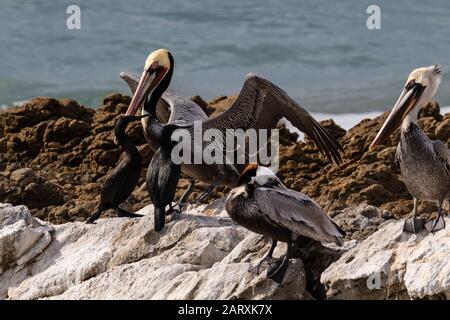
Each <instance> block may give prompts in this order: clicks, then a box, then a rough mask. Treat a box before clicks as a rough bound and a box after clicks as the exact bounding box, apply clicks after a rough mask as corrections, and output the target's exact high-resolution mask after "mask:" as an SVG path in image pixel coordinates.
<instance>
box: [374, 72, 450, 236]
mask: <svg viewBox="0 0 450 320" xmlns="http://www.w3.org/2000/svg"><path fill="white" fill-rule="evenodd" d="M440 82H441V67H440V66H437V65H435V66H430V67H424V68H419V69H415V70H414V71H412V72H411V74H410V75H409V77H408V79H407V81H406V84H405V87H404V89H403V91H402V93H401V95H400V97H399V98H398V100H397V102H396V104H395V105H394V107H393V108H392V111H391V113H390V114H389V116H388V117H387V119H386V121H385V122H384V124H383V126H382V127H381V129H380V131H379V132H378V134H377V136H376V137H375V139H374V141H373V142H372V144H371V145H370V148H374V147H375V146H377V145H378V144H380V143H381V142H383V141H384V140H385V139H387V138H388V137H389V135H390V134H392V133H393V132H394V131H395V130H396V129H397V128H398V127H399V126H401V129H400V142H399V143H398V146H397V152H396V156H395V158H396V162H397V163H398V165H399V167H400V171H401V174H402V176H403V179H404V182H405V185H406V188H407V189H408V191H409V192H410V193H411V195H412V196H413V197H414V209H413V212H412V215H411V217H410V218H409V219H407V220H406V222H405V231H408V232H413V233H416V232H417V231H420V229H421V228H422V227H423V223H421V222H420V219H417V201H418V200H431V201H436V202H437V204H438V206H439V210H438V216H437V217H436V218H435V219H430V220H429V221H427V222H426V223H425V228H426V229H427V230H428V231H438V230H441V229H443V228H445V218H444V213H443V211H442V202H443V201H444V200H445V199H449V198H450V150H449V149H448V147H447V146H446V145H445V144H444V143H443V142H442V141H440V140H435V141H432V140H430V139H429V138H428V137H427V136H426V135H425V133H423V131H422V130H420V128H419V126H418V125H417V115H418V113H419V110H420V108H422V107H423V106H425V105H426V104H427V103H428V102H430V100H431V98H432V97H433V96H434V94H435V93H436V91H437V89H438V87H439V84H440Z"/></svg>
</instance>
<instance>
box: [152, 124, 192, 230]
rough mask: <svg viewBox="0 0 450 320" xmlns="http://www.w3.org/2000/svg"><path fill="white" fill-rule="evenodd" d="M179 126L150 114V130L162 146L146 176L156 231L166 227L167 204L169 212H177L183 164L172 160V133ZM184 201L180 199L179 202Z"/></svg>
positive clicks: (173, 144)
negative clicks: (175, 207)
mask: <svg viewBox="0 0 450 320" xmlns="http://www.w3.org/2000/svg"><path fill="white" fill-rule="evenodd" d="M178 128H179V127H178V126H176V125H173V124H166V125H161V124H160V123H159V122H158V121H157V120H156V119H154V118H153V117H151V116H150V120H149V124H148V130H149V131H150V132H152V135H153V136H155V137H158V140H159V141H160V147H159V148H158V149H157V150H156V152H155V154H154V155H153V158H152V160H151V162H150V164H149V166H148V169H147V178H146V185H147V190H148V194H149V196H150V199H151V201H152V203H153V207H154V218H155V226H154V228H155V231H161V230H162V229H163V228H164V224H165V218H166V207H167V206H169V211H168V212H171V213H172V214H175V212H174V210H173V208H172V201H173V198H174V196H175V192H176V189H177V184H178V181H179V180H180V175H181V164H175V163H174V162H173V161H172V158H171V154H172V148H173V147H174V146H175V142H174V141H172V139H171V135H172V133H173V132H174V131H175V130H176V129H178ZM182 198H183V197H182ZM183 201H184V200H183V199H180V201H179V202H180V203H181V202H183Z"/></svg>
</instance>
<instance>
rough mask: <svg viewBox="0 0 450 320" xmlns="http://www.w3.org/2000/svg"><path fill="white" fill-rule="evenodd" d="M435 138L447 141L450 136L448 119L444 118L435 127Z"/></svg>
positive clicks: (449, 121)
mask: <svg viewBox="0 0 450 320" xmlns="http://www.w3.org/2000/svg"><path fill="white" fill-rule="evenodd" d="M435 135H436V138H438V139H439V140H442V141H447V140H448V138H450V119H449V118H447V119H444V121H442V122H441V123H440V124H439V125H438V126H437V127H436V131H435Z"/></svg>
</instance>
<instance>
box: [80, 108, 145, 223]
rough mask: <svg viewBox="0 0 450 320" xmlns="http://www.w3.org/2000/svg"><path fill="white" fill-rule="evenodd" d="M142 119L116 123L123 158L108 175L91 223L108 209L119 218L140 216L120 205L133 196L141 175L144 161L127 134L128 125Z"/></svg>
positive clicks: (133, 117) (122, 118)
mask: <svg viewBox="0 0 450 320" xmlns="http://www.w3.org/2000/svg"><path fill="white" fill-rule="evenodd" d="M140 118H141V117H136V116H126V117H120V118H119V120H118V121H117V123H116V126H115V128H114V132H115V135H116V138H117V141H118V143H119V144H120V145H121V146H122V147H123V150H124V154H123V158H122V160H121V161H120V163H119V164H118V165H117V167H115V168H114V169H113V170H112V171H111V172H110V173H109V174H108V177H107V178H106V181H105V183H104V185H103V187H102V191H101V193H100V203H99V205H98V209H97V211H96V212H95V213H94V214H93V215H92V216H91V217H90V218H89V219H88V222H89V223H92V222H94V221H95V220H97V219H98V218H99V217H100V214H101V213H102V212H103V211H105V210H108V209H114V210H116V211H118V215H119V216H127V217H136V216H139V215H136V214H134V213H130V212H127V211H125V210H123V209H121V208H119V205H120V204H121V203H122V202H124V201H125V200H127V199H128V197H129V196H130V195H131V193H132V192H133V190H134V188H135V187H136V185H137V183H138V181H139V176H140V173H141V170H140V169H141V166H142V160H141V156H140V154H139V151H138V149H137V148H136V147H135V146H134V145H133V143H132V142H131V141H130V140H129V139H128V137H127V135H126V134H125V130H126V128H127V125H128V123H130V122H131V121H134V120H138V119H140Z"/></svg>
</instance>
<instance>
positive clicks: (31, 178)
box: [9, 168, 43, 186]
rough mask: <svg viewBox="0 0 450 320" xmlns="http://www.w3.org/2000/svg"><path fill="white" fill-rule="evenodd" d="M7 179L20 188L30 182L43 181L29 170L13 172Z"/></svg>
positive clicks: (23, 169)
mask: <svg viewBox="0 0 450 320" xmlns="http://www.w3.org/2000/svg"><path fill="white" fill-rule="evenodd" d="M9 179H10V180H11V181H13V182H15V183H18V184H19V185H22V186H26V185H28V184H29V183H31V182H42V180H43V179H42V178H40V177H39V176H38V175H37V174H36V172H34V171H33V170H31V169H30V168H22V169H18V170H15V171H13V172H12V173H11V176H10V177H9Z"/></svg>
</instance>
